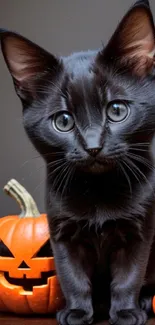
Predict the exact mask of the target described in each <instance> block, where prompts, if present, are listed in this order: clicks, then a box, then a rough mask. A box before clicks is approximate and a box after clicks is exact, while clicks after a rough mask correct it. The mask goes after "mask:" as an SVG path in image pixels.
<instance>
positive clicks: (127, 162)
mask: <svg viewBox="0 0 155 325" xmlns="http://www.w3.org/2000/svg"><path fill="white" fill-rule="evenodd" d="M122 163H123V164H124V165H125V166H126V167H127V168H128V169H129V170H130V172H131V173H132V174H133V175H134V177H135V178H136V179H137V181H138V183H139V184H140V186H142V183H141V182H140V179H139V177H138V175H137V174H138V173H137V172H136V171H135V170H133V169H132V168H131V167H130V160H129V159H128V158H127V157H125V159H122Z"/></svg>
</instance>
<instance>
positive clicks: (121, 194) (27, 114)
mask: <svg viewBox="0 0 155 325" xmlns="http://www.w3.org/2000/svg"><path fill="white" fill-rule="evenodd" d="M142 25H143V26H144V30H143V28H142ZM146 31H147V32H148V34H149V39H148V38H147V36H148V34H147V33H145V32H146ZM152 35H154V27H153V18H152V14H151V11H150V8H149V3H148V1H138V2H137V3H136V5H135V6H134V7H132V8H131V10H130V11H129V12H128V13H127V15H126V16H125V17H124V19H123V21H122V22H121V24H120V25H119V26H118V29H117V30H116V32H115V34H114V35H113V37H112V38H111V40H110V42H109V44H108V45H107V46H106V48H105V49H101V50H100V51H92V52H91V51H88V52H80V53H75V54H72V55H71V56H69V57H65V58H55V57H54V56H52V55H51V54H49V53H47V52H46V51H45V50H43V49H41V48H40V47H38V46H36V45H35V44H34V43H31V42H30V41H28V40H27V39H25V38H23V37H22V36H20V35H17V34H16V33H13V32H9V31H6V30H1V44H2V51H3V54H4V57H5V60H6V63H7V65H8V68H9V70H10V72H11V74H12V77H13V81H14V84H15V88H16V91H17V94H18V96H19V97H20V99H21V100H22V104H23V120H24V126H25V129H26V131H27V134H28V136H29V137H30V139H31V141H32V142H33V144H34V146H35V147H36V148H37V150H38V151H39V152H40V153H41V155H42V156H43V158H44V159H45V161H46V165H47V191H46V201H47V212H48V221H49V229H50V233H51V243H52V247H53V251H54V256H55V262H56V269H57V274H58V276H59V279H60V283H61V286H62V290H63V293H64V296H65V298H66V307H65V309H64V310H62V311H60V312H59V313H58V314H57V319H58V322H59V323H60V324H61V325H82V324H90V323H92V322H93V319H100V318H101V317H102V318H103V319H107V318H108V317H109V315H110V323H111V324H115V325H144V324H145V323H146V320H147V318H148V316H149V315H150V313H151V312H152V296H153V295H154V294H155V270H154V267H155V262H154V261H155V250H154V246H153V241H154V235H155V216H154V204H155V200H154V191H155V171H154V161H153V154H152V146H151V145H152V139H153V136H154V133H155V77H154V57H153V54H152V53H153V51H154V48H155V44H154V37H153V36H152ZM145 37H146V39H145ZM145 40H146V42H145ZM136 42H137V43H136ZM139 42H140V43H139ZM128 45H129V46H128ZM19 63H20V64H19ZM22 64H23V65H22ZM113 103H117V104H118V105H120V104H123V105H125V107H128V109H129V116H128V117H127V119H126V120H124V121H123V122H122V123H112V122H111V121H110V120H109V118H108V116H107V111H108V108H109V107H110V105H113ZM62 111H65V112H69V114H71V115H72V116H73V119H74V123H75V126H74V128H73V130H71V132H68V133H65V132H58V131H57V130H56V129H55V127H54V125H53V123H54V122H53V121H54V120H55V116H56V114H57V113H60V112H62Z"/></svg>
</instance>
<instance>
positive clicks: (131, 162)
mask: <svg viewBox="0 0 155 325" xmlns="http://www.w3.org/2000/svg"><path fill="white" fill-rule="evenodd" d="M127 157H128V162H130V165H131V166H132V167H133V168H134V169H135V170H136V171H137V172H138V174H139V176H141V177H142V178H143V180H144V181H145V182H146V183H147V184H148V185H149V187H150V189H151V191H152V192H153V193H154V189H153V187H152V185H151V183H150V182H149V180H148V179H147V177H146V175H145V174H144V173H143V172H142V171H141V170H140V168H139V167H138V166H137V165H136V164H135V163H134V162H133V160H132V159H133V157H132V156H131V155H130V154H127ZM142 163H143V164H144V165H145V163H144V162H142ZM154 194H155V193H154Z"/></svg>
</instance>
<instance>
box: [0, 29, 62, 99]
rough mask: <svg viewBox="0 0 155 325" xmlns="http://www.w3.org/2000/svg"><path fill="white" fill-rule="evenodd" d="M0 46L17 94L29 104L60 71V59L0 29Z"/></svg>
mask: <svg viewBox="0 0 155 325" xmlns="http://www.w3.org/2000/svg"><path fill="white" fill-rule="evenodd" d="M0 44H1V48H2V53H3V55H4V59H5V61H6V64H7V66H8V69H9V71H10V73H11V76H12V78H13V81H14V85H15V89H16V92H17V94H18V96H19V97H20V98H21V99H22V100H25V101H27V102H29V101H31V100H33V99H34V98H36V97H37V95H38V89H40V88H39V86H40V85H41V84H43V83H44V84H45V83H46V81H48V80H49V79H51V78H53V77H54V76H55V75H57V73H58V71H59V70H60V67H61V62H60V60H59V59H57V58H56V57H55V56H54V55H52V54H50V53H48V52H47V51H46V50H44V49H43V48H41V47H40V46H38V45H37V44H35V43H33V42H31V41H30V40H28V39H27V38H25V37H23V36H21V35H19V34H17V33H14V32H11V31H7V30H2V29H0Z"/></svg>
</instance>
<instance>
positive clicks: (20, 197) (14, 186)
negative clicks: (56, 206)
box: [4, 179, 40, 218]
mask: <svg viewBox="0 0 155 325" xmlns="http://www.w3.org/2000/svg"><path fill="white" fill-rule="evenodd" d="M4 192H5V193H7V194H8V195H9V196H11V197H12V198H13V199H15V200H16V201H17V202H18V203H19V205H20V208H21V214H20V215H19V217H20V218H25V217H38V216H40V213H39V211H38V208H37V205H36V203H35V201H34V199H33V198H32V196H31V195H30V194H29V193H28V192H27V190H26V189H25V188H24V187H23V186H22V185H21V184H19V183H18V182H17V181H16V180H15V179H11V180H10V181H9V182H8V183H7V184H6V185H5V186H4Z"/></svg>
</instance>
